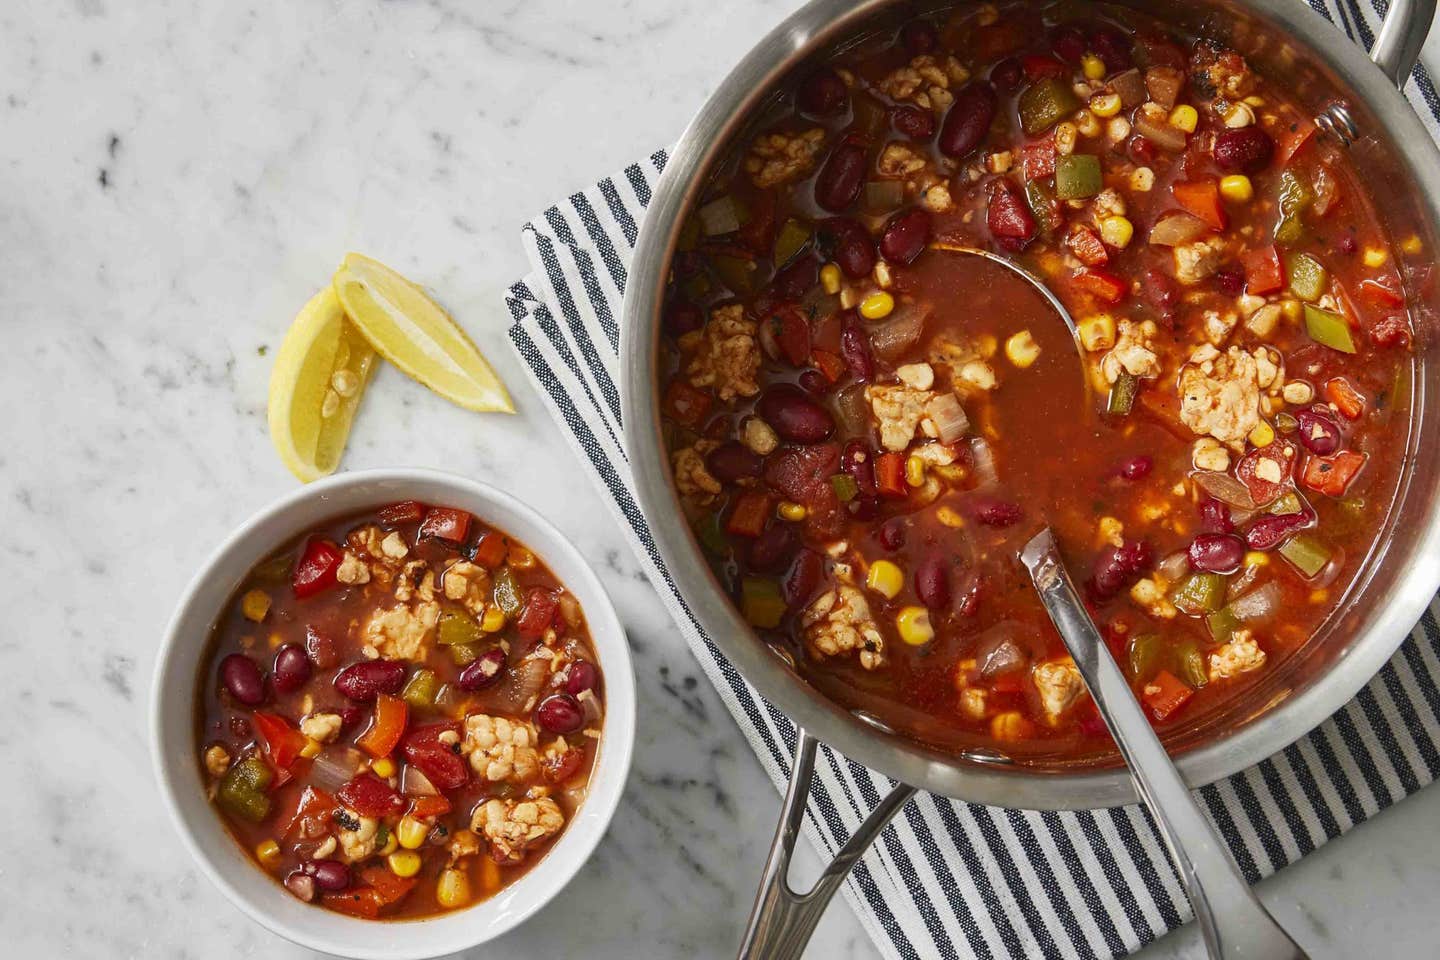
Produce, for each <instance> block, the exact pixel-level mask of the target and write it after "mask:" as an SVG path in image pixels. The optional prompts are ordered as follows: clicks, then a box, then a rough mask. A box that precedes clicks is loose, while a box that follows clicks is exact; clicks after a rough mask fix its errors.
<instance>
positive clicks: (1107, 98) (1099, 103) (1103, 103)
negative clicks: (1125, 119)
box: [1090, 93, 1120, 119]
mask: <svg viewBox="0 0 1440 960" xmlns="http://www.w3.org/2000/svg"><path fill="white" fill-rule="evenodd" d="M1090 112H1091V113H1093V114H1095V116H1097V117H1105V118H1106V119H1109V118H1110V117H1113V116H1115V114H1117V113H1119V112H1120V94H1118V93H1097V94H1095V96H1093V97H1091V98H1090Z"/></svg>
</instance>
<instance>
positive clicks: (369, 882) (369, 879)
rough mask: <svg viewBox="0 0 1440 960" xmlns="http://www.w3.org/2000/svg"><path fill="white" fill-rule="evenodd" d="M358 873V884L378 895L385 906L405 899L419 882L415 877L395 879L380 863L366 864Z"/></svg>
mask: <svg viewBox="0 0 1440 960" xmlns="http://www.w3.org/2000/svg"><path fill="white" fill-rule="evenodd" d="M359 873H360V882H361V883H363V884H364V885H365V886H367V887H369V888H370V889H372V890H374V891H375V892H376V893H378V894H380V897H381V899H382V900H383V901H384V905H385V906H389V905H390V904H392V903H399V902H400V901H401V900H403V899H405V897H406V895H407V894H409V893H410V891H411V890H413V889H414V888H415V884H417V883H418V882H419V880H418V878H415V877H408V878H406V877H397V876H395V874H394V873H392V872H391V871H390V870H389V869H388V868H387V867H386V866H385V865H384V864H381V863H369V864H366V865H365V866H363V867H361V868H360V871H359Z"/></svg>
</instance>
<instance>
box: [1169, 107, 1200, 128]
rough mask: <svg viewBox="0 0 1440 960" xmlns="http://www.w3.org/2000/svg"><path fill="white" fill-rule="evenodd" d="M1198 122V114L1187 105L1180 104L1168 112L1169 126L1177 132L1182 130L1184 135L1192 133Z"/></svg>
mask: <svg viewBox="0 0 1440 960" xmlns="http://www.w3.org/2000/svg"><path fill="white" fill-rule="evenodd" d="M1199 122H1200V114H1198V113H1196V112H1195V108H1194V107H1192V106H1190V104H1188V103H1182V104H1180V106H1178V107H1176V108H1175V109H1174V110H1171V111H1170V126H1172V127H1174V128H1175V129H1177V130H1184V131H1185V132H1186V133H1194V132H1195V127H1196V125H1197V124H1198V123H1199Z"/></svg>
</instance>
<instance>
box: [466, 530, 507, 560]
mask: <svg viewBox="0 0 1440 960" xmlns="http://www.w3.org/2000/svg"><path fill="white" fill-rule="evenodd" d="M509 550H510V544H509V542H508V541H507V540H506V539H505V534H503V533H501V532H500V531H499V530H486V531H485V532H484V533H482V534H480V539H479V540H476V541H475V549H474V550H473V551H471V554H470V556H471V559H473V560H474V561H475V562H476V563H478V564H480V566H482V567H489V568H491V569H494V568H495V567H498V566H500V564H502V563H504V562H505V555H506V554H507V553H508V552H509Z"/></svg>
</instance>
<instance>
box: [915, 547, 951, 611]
mask: <svg viewBox="0 0 1440 960" xmlns="http://www.w3.org/2000/svg"><path fill="white" fill-rule="evenodd" d="M915 595H916V596H918V597H919V598H920V602H921V603H923V604H925V606H927V607H929V608H930V609H931V610H940V609H943V608H944V607H946V606H948V605H949V603H950V570H949V568H948V567H947V566H946V563H945V559H944V558H943V557H941V556H940V555H939V554H935V553H932V554H930V555H929V556H927V557H925V558H924V559H923V560H921V561H920V565H919V566H917V567H916V568H915Z"/></svg>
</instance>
